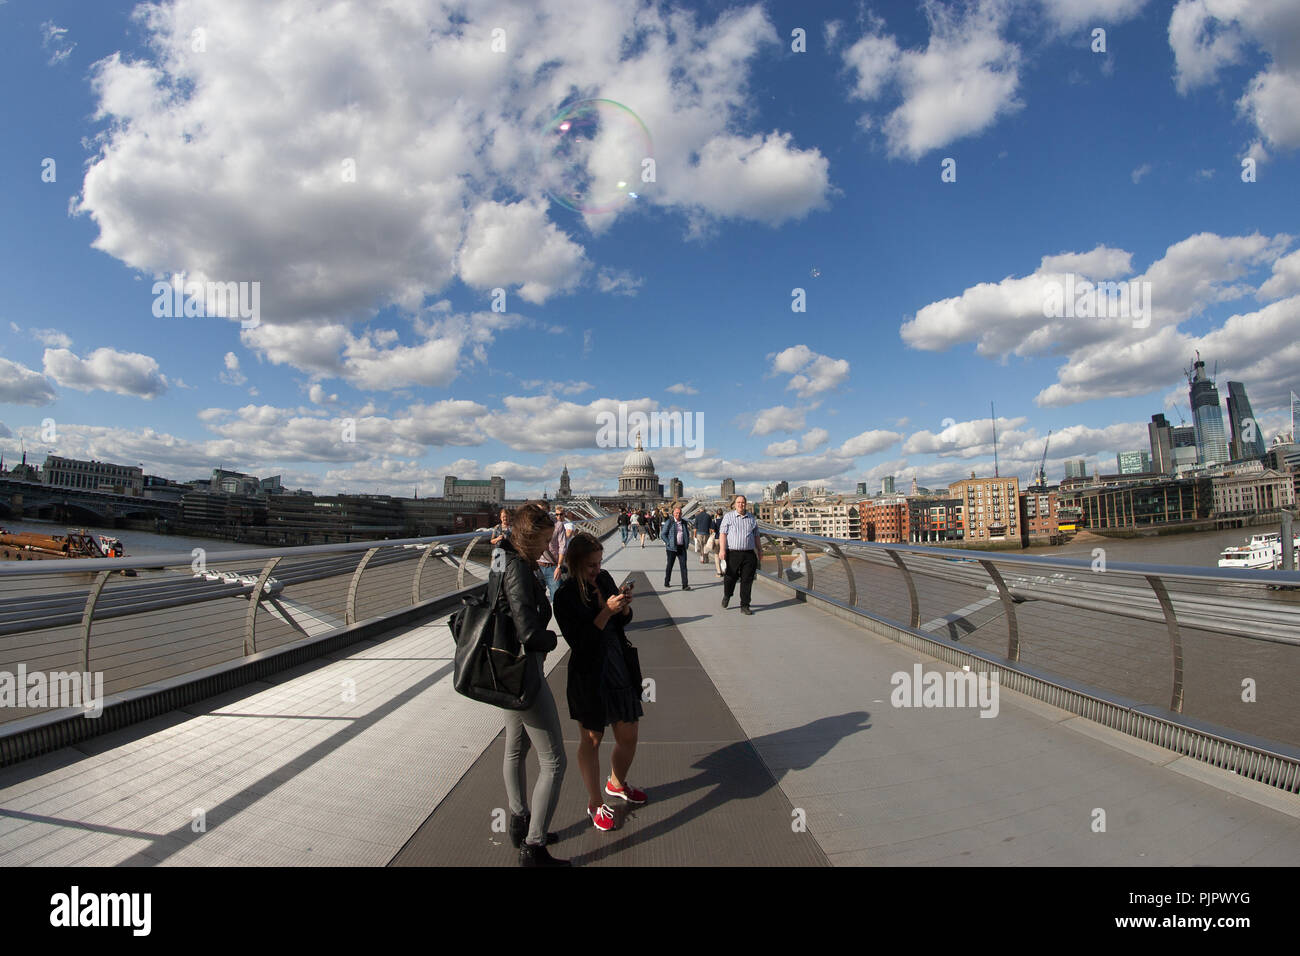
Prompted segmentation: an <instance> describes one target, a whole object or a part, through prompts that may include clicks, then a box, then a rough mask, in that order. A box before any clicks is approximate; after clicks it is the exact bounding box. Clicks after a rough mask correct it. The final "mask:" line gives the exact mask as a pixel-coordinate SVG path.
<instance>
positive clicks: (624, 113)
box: [539, 99, 654, 214]
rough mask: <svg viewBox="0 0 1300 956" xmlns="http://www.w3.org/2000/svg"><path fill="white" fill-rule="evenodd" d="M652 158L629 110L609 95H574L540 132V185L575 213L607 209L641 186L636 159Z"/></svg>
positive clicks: (647, 139) (637, 121)
mask: <svg viewBox="0 0 1300 956" xmlns="http://www.w3.org/2000/svg"><path fill="white" fill-rule="evenodd" d="M653 157H654V150H653V145H652V143H651V140H650V132H649V131H648V130H647V129H646V128H645V124H644V123H642V122H641V118H640V117H639V116H637V115H636V114H635V113H633V112H632V111H631V110H630V109H628V108H627V107H626V106H624V105H623V104H622V103H616V102H614V101H613V100H605V99H594V100H579V101H577V102H575V103H571V104H569V105H568V106H566V107H565V108H564V109H562V110H560V112H559V113H558V114H556V116H555V117H554V118H553V119H552V120H551V121H550V122H549V123H548V124H546V127H545V129H544V130H543V131H542V146H541V154H540V156H539V166H540V171H541V176H542V185H543V186H544V187H545V189H546V191H547V193H549V194H550V196H551V198H552V199H554V200H555V201H556V202H558V203H559V204H560V205H562V206H565V207H567V208H569V209H572V210H574V211H575V212H581V213H597V214H598V213H607V212H613V211H614V210H615V209H617V208H618V207H619V206H621V205H623V204H625V203H627V202H629V201H631V200H634V199H636V198H637V195H638V192H639V191H640V190H641V189H643V188H644V185H645V184H644V183H643V182H642V181H641V171H642V169H643V166H642V162H643V160H646V159H652V158H653Z"/></svg>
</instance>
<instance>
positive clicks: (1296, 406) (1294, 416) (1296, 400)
mask: <svg viewBox="0 0 1300 956" xmlns="http://www.w3.org/2000/svg"><path fill="white" fill-rule="evenodd" d="M1298 421H1300V395H1296V393H1295V392H1292V393H1291V440H1292V441H1300V432H1298V431H1296V422H1298Z"/></svg>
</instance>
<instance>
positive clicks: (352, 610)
mask: <svg viewBox="0 0 1300 956" xmlns="http://www.w3.org/2000/svg"><path fill="white" fill-rule="evenodd" d="M378 550H379V549H378V548H371V549H370V550H369V551H367V552H366V553H365V556H364V557H362V559H361V563H360V564H358V565H357V569H356V571H354V572H353V574H352V583H350V584H349V585H348V609H347V612H346V614H345V615H344V618H343V623H344V624H345V625H350V624H355V623H357V587H358V586H359V585H360V584H361V574H362V572H363V571H365V570H366V565H367V564H369V563H370V559H371V558H373V557H374V556H375V553H376V552H377V551H378Z"/></svg>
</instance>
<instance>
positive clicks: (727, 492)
mask: <svg viewBox="0 0 1300 956" xmlns="http://www.w3.org/2000/svg"><path fill="white" fill-rule="evenodd" d="M722 497H724V498H734V497H736V480H735V479H734V478H723V479H722Z"/></svg>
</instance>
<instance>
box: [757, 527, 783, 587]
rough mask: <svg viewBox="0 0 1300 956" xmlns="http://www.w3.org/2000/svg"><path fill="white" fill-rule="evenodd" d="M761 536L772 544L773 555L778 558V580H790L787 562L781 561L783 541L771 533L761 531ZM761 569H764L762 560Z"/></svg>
mask: <svg viewBox="0 0 1300 956" xmlns="http://www.w3.org/2000/svg"><path fill="white" fill-rule="evenodd" d="M758 536H759V537H760V538H767V540H768V541H769V542H771V545H772V555H773V556H774V557H775V558H776V579H777V580H778V581H788V579H787V578H786V576H785V564H784V563H783V562H782V561H781V542H780V541H779V540H777V539H776V538H774V537H772V536H771V535H770V534H765V533H763V532H761V531H760V532H759V535H758ZM759 570H760V571H761V570H762V562H761V561H760V562H759Z"/></svg>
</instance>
